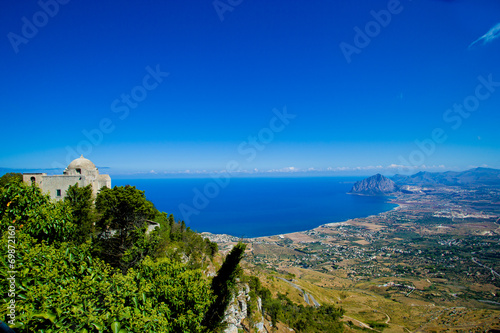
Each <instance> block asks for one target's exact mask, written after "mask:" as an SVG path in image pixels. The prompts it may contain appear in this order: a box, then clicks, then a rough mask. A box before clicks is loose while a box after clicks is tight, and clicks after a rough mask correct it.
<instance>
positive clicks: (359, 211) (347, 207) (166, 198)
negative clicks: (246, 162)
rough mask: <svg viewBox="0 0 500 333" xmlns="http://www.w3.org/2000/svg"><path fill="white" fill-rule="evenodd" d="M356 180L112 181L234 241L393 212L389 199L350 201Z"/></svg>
mask: <svg viewBox="0 0 500 333" xmlns="http://www.w3.org/2000/svg"><path fill="white" fill-rule="evenodd" d="M356 180H359V178H345V177H342V178H340V177H307V178H232V179H230V180H229V183H221V184H217V183H216V182H215V181H214V180H213V179H211V178H209V179H200V178H189V179H114V180H113V186H115V185H116V186H122V185H132V186H135V187H137V188H138V189H140V190H143V191H145V194H146V197H147V199H148V200H150V201H152V202H153V203H154V205H155V207H156V208H157V209H159V210H160V211H163V212H166V213H168V214H174V217H175V219H176V220H184V221H185V222H186V225H187V226H189V227H191V229H193V230H196V231H199V232H203V231H208V232H211V233H224V234H229V235H233V236H237V237H258V236H269V235H278V234H283V233H289V232H296V231H304V230H310V229H313V228H315V227H318V226H319V225H321V224H325V223H330V222H341V221H345V220H347V219H351V218H356V217H366V216H369V215H374V214H378V213H381V212H384V211H388V210H391V209H392V208H394V207H395V206H396V205H394V204H391V203H388V202H387V200H388V198H387V197H369V196H357V195H349V194H347V192H348V191H349V190H350V189H351V187H352V185H353V183H354V181H356Z"/></svg>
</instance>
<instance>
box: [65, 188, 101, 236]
mask: <svg viewBox="0 0 500 333" xmlns="http://www.w3.org/2000/svg"><path fill="white" fill-rule="evenodd" d="M64 201H65V202H67V203H68V204H69V206H70V207H71V209H72V211H73V221H74V223H75V225H76V234H75V240H76V241H77V243H83V242H85V241H86V240H88V239H89V238H90V236H91V235H92V234H93V233H94V214H93V209H94V207H93V206H94V204H93V197H92V185H88V186H85V187H79V186H78V184H75V185H74V186H70V187H69V188H68V190H67V191H66V197H65V198H64Z"/></svg>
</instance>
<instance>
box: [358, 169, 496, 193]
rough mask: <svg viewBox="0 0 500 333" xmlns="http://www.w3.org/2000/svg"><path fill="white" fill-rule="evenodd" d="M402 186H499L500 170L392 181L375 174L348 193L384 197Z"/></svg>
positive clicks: (399, 177) (421, 175)
mask: <svg viewBox="0 0 500 333" xmlns="http://www.w3.org/2000/svg"><path fill="white" fill-rule="evenodd" d="M403 185H414V186H429V185H448V186H470V185H497V186H500V170H498V169H491V168H475V169H470V170H467V171H462V172H456V171H446V172H426V171H421V172H418V173H416V174H414V175H411V176H403V175H395V176H394V177H392V179H389V178H387V177H384V176H382V175H381V174H376V175H375V176H371V177H368V178H366V179H363V180H362V181H358V182H356V183H355V184H354V186H353V187H352V189H351V191H350V192H349V193H352V194H363V195H385V194H389V193H394V192H397V191H399V190H400V188H401V186H403Z"/></svg>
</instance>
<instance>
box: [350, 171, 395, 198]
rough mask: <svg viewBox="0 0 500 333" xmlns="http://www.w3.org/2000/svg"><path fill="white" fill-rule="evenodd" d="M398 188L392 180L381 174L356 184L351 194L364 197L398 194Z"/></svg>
mask: <svg viewBox="0 0 500 333" xmlns="http://www.w3.org/2000/svg"><path fill="white" fill-rule="evenodd" d="M397 190H398V186H397V185H396V183H394V182H393V181H392V180H390V179H389V178H387V177H384V176H382V175H381V174H376V175H375V176H371V177H369V178H366V179H363V180H362V181H359V182H356V183H355V184H354V186H353V187H352V189H351V191H350V192H349V193H352V194H364V195H384V194H388V193H392V192H396V191H397Z"/></svg>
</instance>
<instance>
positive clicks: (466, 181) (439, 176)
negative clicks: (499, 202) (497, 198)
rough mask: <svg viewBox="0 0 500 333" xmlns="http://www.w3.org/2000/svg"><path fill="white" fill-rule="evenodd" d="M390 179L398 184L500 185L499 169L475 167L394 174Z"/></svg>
mask: <svg viewBox="0 0 500 333" xmlns="http://www.w3.org/2000/svg"><path fill="white" fill-rule="evenodd" d="M392 180H393V181H394V182H395V183H396V184H398V185H449V186H450V185H451V186H453V185H455V186H457V185H458V186H460V185H475V184H478V185H500V170H498V169H491V168H475V169H470V170H466V171H462V172H456V171H446V172H426V171H421V172H419V173H416V174H414V175H411V176H403V175H395V176H394V177H392Z"/></svg>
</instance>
